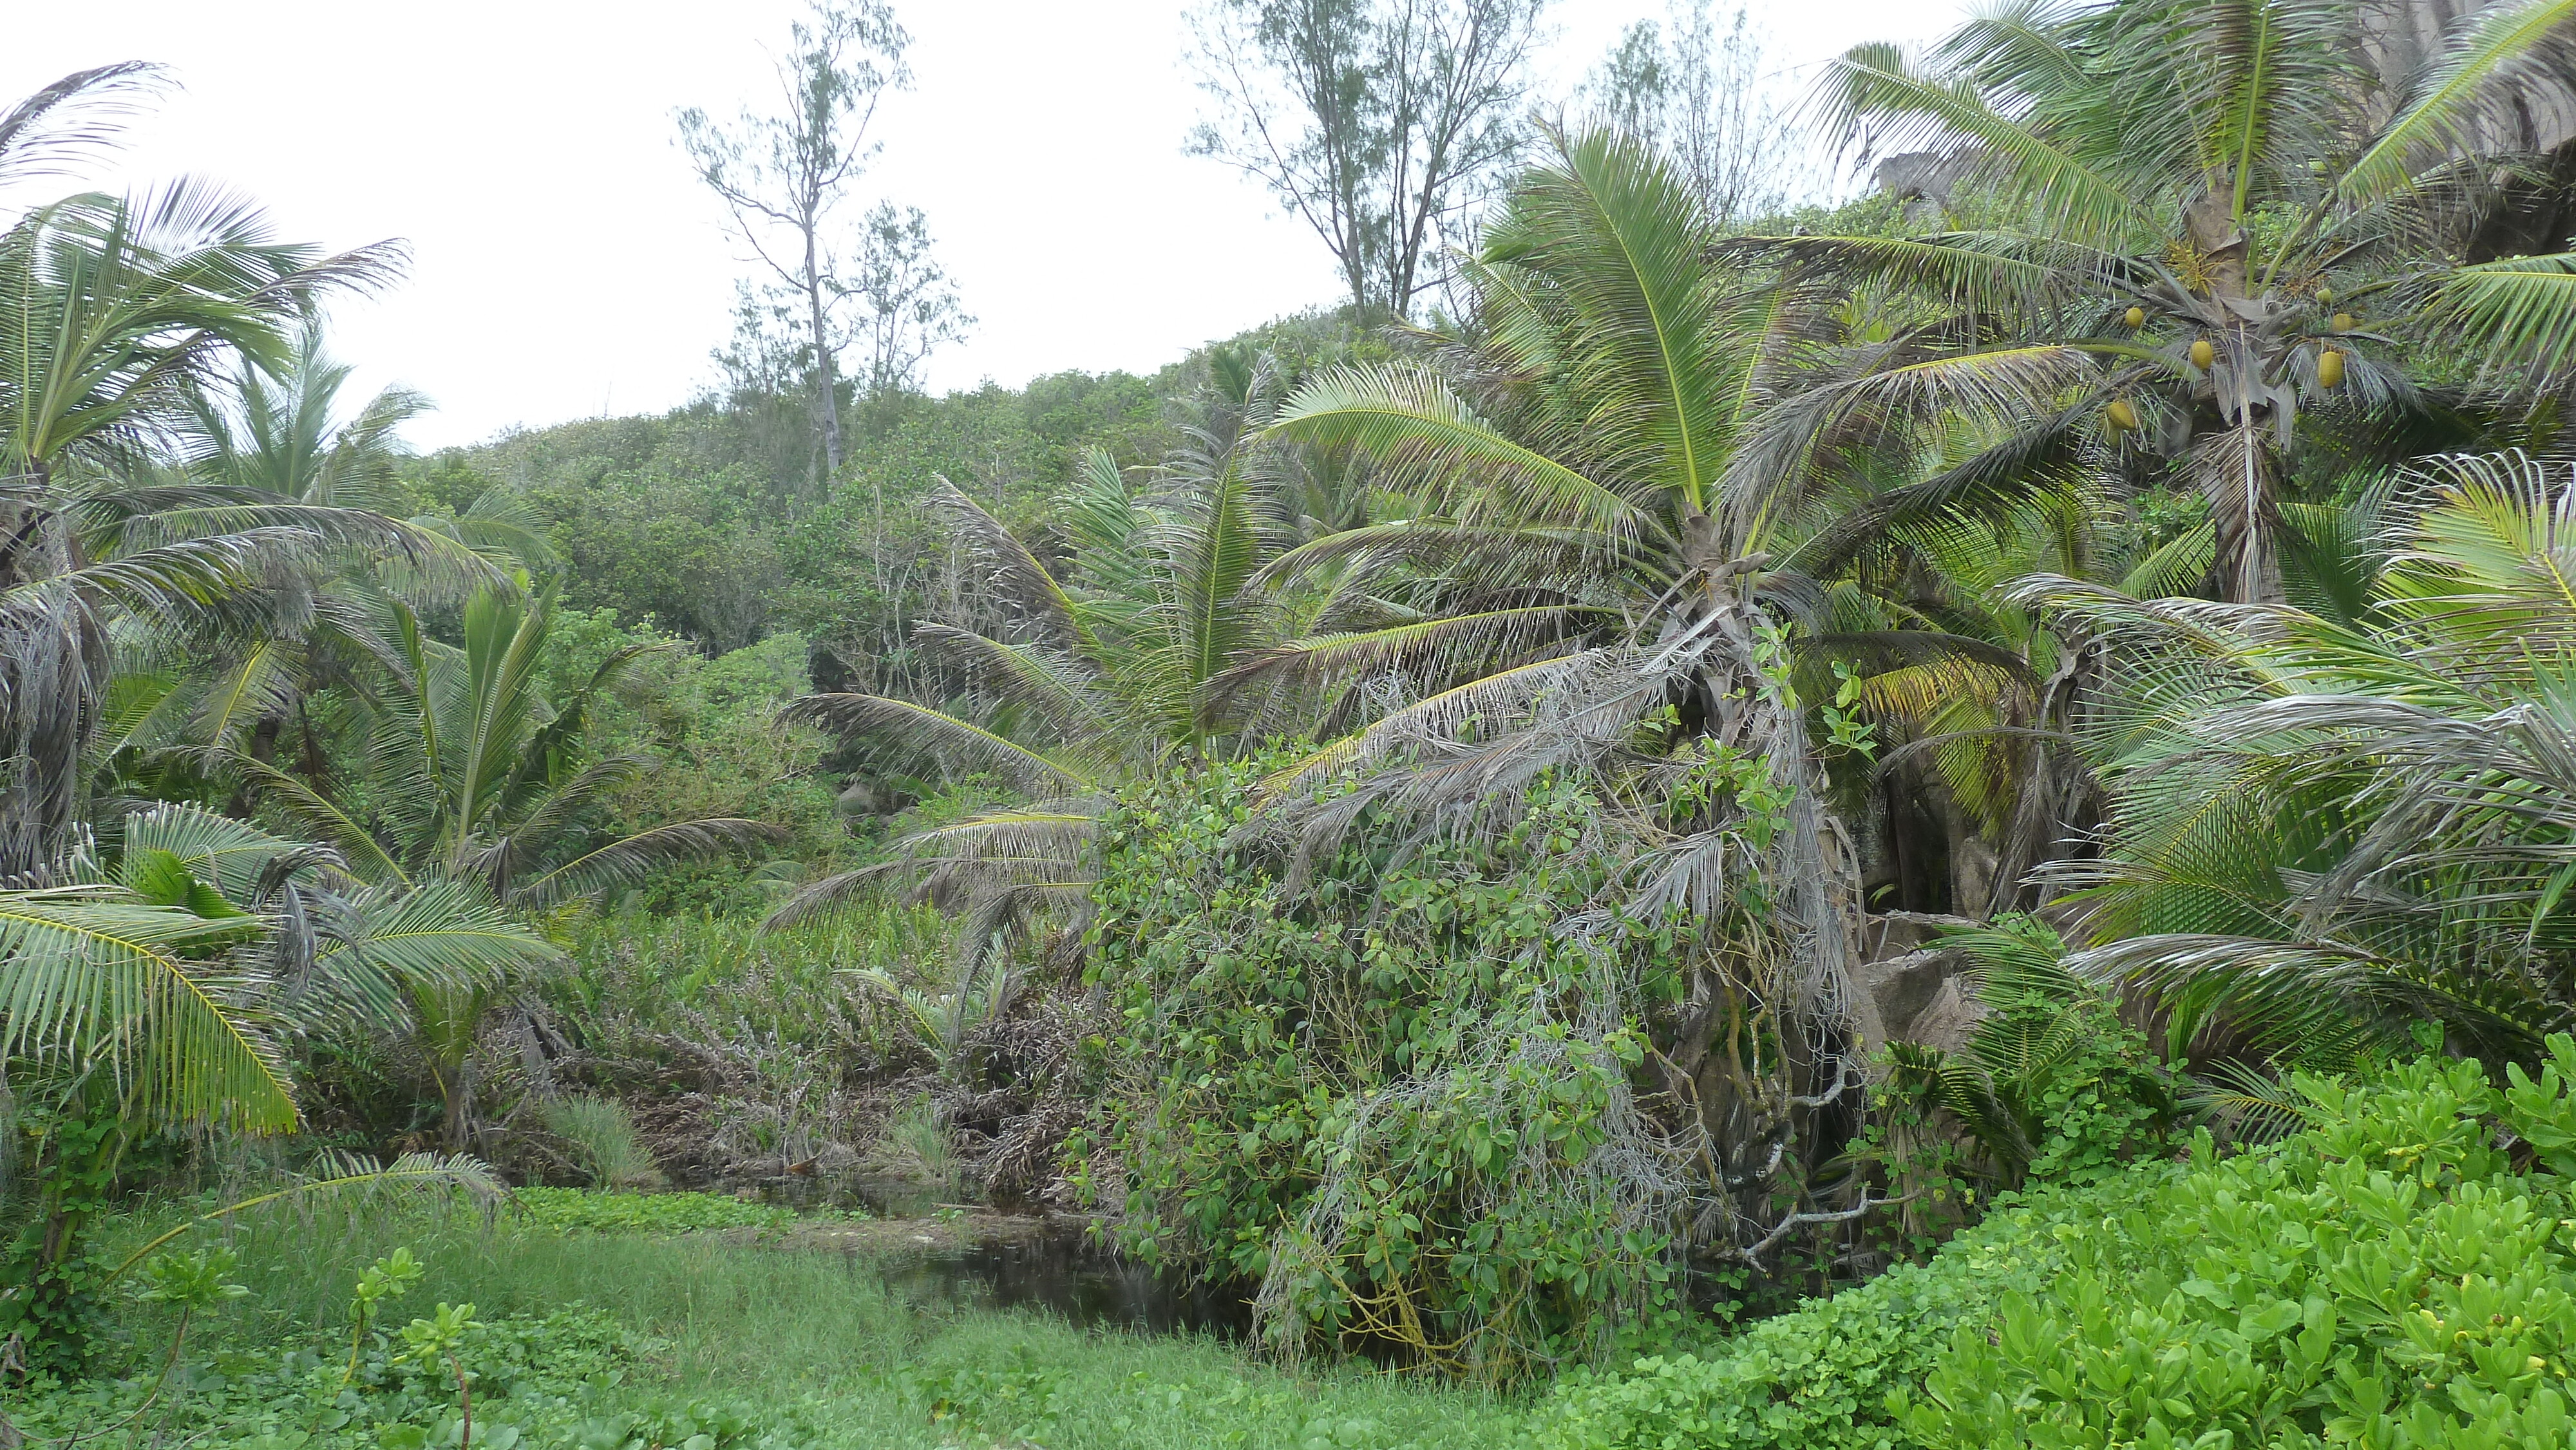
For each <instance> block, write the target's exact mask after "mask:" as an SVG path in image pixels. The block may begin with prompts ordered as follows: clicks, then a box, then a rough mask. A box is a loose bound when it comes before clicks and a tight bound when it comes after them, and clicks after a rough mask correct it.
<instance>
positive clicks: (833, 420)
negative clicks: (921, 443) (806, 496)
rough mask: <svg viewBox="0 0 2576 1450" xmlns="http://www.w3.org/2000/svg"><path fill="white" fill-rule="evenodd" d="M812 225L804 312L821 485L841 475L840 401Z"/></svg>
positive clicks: (808, 225) (808, 233)
mask: <svg viewBox="0 0 2576 1450" xmlns="http://www.w3.org/2000/svg"><path fill="white" fill-rule="evenodd" d="M814 252H815V243H814V222H813V221H812V219H811V218H810V217H809V218H808V219H807V221H806V223H805V313H806V320H807V322H808V324H809V325H811V326H812V328H813V330H814V408H815V412H816V414H817V415H818V416H819V417H820V419H821V420H822V424H823V468H824V482H825V486H826V487H827V488H828V487H829V486H830V482H831V480H832V479H836V478H838V477H840V476H841V399H840V388H839V384H838V382H837V380H836V379H835V378H834V377H833V374H832V335H831V331H830V328H829V326H828V325H827V324H826V323H825V321H824V318H823V273H822V269H821V265H820V263H819V262H818V260H817V259H816V257H815V255H814Z"/></svg>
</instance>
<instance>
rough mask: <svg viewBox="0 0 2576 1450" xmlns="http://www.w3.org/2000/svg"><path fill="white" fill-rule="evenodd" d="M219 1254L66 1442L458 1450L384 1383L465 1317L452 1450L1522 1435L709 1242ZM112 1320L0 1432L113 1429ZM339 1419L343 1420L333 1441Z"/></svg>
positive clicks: (873, 1448)
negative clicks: (183, 1335) (370, 1303)
mask: <svg viewBox="0 0 2576 1450" xmlns="http://www.w3.org/2000/svg"><path fill="white" fill-rule="evenodd" d="M233 1244H234V1246H235V1248H236V1249H237V1250H238V1252H239V1254H240V1256H241V1257H240V1262H239V1264H238V1266H237V1267H235V1268H234V1269H233V1270H232V1272H231V1277H232V1279H234V1280H236V1281H238V1282H240V1283H242V1284H244V1285H247V1286H249V1288H250V1289H251V1292H250V1293H249V1294H248V1295H245V1296H243V1297H242V1298H239V1299H236V1300H231V1301H227V1302H225V1303H223V1304H221V1305H220V1306H219V1307H216V1308H213V1309H211V1310H209V1311H208V1313H207V1316H206V1319H205V1322H204V1323H202V1324H201V1325H200V1326H199V1327H198V1328H196V1329H195V1330H193V1331H192V1332H191V1336H190V1340H189V1344H190V1348H188V1350H187V1352H186V1354H185V1356H184V1357H183V1359H182V1364H183V1366H184V1368H183V1369H182V1371H181V1372H180V1373H178V1374H176V1375H173V1376H172V1378H171V1385H170V1387H169V1388H168V1389H167V1390H165V1391H164V1397H163V1401H162V1403H159V1404H156V1405H155V1406H154V1407H153V1409H152V1410H151V1412H149V1413H147V1414H146V1415H145V1416H144V1417H143V1418H142V1419H141V1420H139V1421H138V1422H137V1423H136V1425H135V1426H134V1427H132V1429H133V1431H134V1433H133V1434H131V1435H127V1434H125V1433H124V1432H122V1431H120V1432H119V1433H118V1434H117V1435H113V1436H109V1437H106V1438H104V1439H97V1438H91V1439H87V1440H85V1442H84V1443H87V1444H90V1445H92V1446H94V1447H95V1450H129V1447H131V1450H141V1447H143V1446H145V1445H148V1444H151V1443H154V1436H155V1434H158V1435H159V1437H160V1438H159V1441H158V1443H159V1444H161V1445H163V1446H175V1445H179V1444H182V1443H191V1444H193V1445H194V1446H197V1447H203V1450H342V1447H351V1450H354V1447H356V1446H359V1445H368V1446H375V1445H388V1446H395V1447H397V1450H399V1447H402V1446H406V1445H414V1446H427V1445H437V1444H453V1443H454V1433H455V1425H456V1423H457V1420H458V1418H459V1416H458V1414H457V1405H456V1398H455V1396H454V1394H453V1388H454V1387H453V1385H452V1384H451V1385H448V1386H447V1387H446V1388H445V1390H442V1389H441V1388H440V1387H439V1386H438V1385H437V1384H435V1383H433V1379H432V1377H430V1376H427V1375H425V1374H419V1373H415V1372H414V1371H413V1369H412V1368H411V1367H409V1366H401V1365H395V1364H393V1363H392V1361H393V1359H394V1357H395V1355H396V1354H398V1353H399V1351H400V1345H401V1342H402V1341H401V1330H400V1321H402V1320H404V1319H406V1318H408V1317H411V1316H415V1315H418V1316H428V1315H431V1314H433V1313H434V1312H435V1309H434V1306H436V1305H439V1304H448V1305H457V1306H462V1305H465V1304H469V1303H470V1304H472V1305H474V1306H475V1310H474V1317H475V1318H476V1319H478V1320H479V1321H480V1322H481V1324H482V1325H483V1326H484V1327H483V1328H482V1329H480V1330H477V1331H475V1332H473V1333H472V1334H469V1335H468V1336H467V1345H466V1350H465V1353H464V1356H463V1358H464V1367H465V1368H466V1370H467V1372H468V1373H469V1374H470V1375H471V1376H473V1379H472V1380H471V1385H472V1388H473V1390H474V1394H475V1397H476V1399H475V1403H476V1415H475V1422H474V1424H475V1429H474V1440H473V1443H474V1444H475V1445H489V1446H495V1447H498V1450H524V1447H546V1450H553V1447H558V1446H560V1447H566V1450H654V1447H661V1450H683V1447H688V1450H762V1447H767V1450H787V1447H812V1450H843V1447H847V1450H860V1447H866V1450H877V1447H888V1450H931V1447H939V1446H957V1445H961V1444H962V1445H978V1446H987V1445H994V1444H1017V1443H1019V1442H1020V1441H1022V1440H1026V1441H1029V1442H1033V1443H1036V1444H1040V1445H1044V1446H1046V1447H1047V1450H1113V1447H1117V1450H1127V1447H1135V1450H1197V1447H1202V1446H1227V1447H1241V1450H1448V1447H1458V1450H1465V1447H1470V1446H1486V1445H1492V1444H1497V1443H1504V1442H1506V1441H1507V1440H1508V1438H1509V1436H1510V1434H1511V1433H1512V1429H1513V1426H1514V1425H1515V1424H1516V1423H1517V1415H1516V1413H1515V1411H1514V1409H1513V1407H1512V1406H1510V1405H1509V1404H1507V1403H1504V1402H1502V1401H1498V1400H1495V1399H1492V1398H1489V1397H1487V1396H1485V1395H1483V1394H1481V1393H1479V1392H1475V1391H1466V1390H1457V1389H1442V1388H1438V1387H1435V1386H1430V1385H1425V1384H1417V1383H1412V1382H1406V1381H1394V1380H1389V1379H1387V1378H1384V1377H1382V1376H1372V1375H1369V1374H1366V1373H1363V1372H1357V1371H1350V1372H1342V1371H1335V1372H1330V1373H1322V1374H1308V1375H1302V1376H1300V1375H1291V1374H1288V1373H1285V1372H1282V1371H1279V1370H1277V1369H1274V1368H1271V1367H1268V1366H1264V1365H1259V1364H1255V1363H1250V1362H1247V1361H1246V1360H1245V1359H1244V1358H1243V1357H1242V1355H1241V1354H1240V1353H1239V1352H1238V1351H1236V1350H1234V1349H1231V1348H1229V1347H1227V1346H1224V1345H1221V1344H1218V1343H1216V1342H1214V1341H1212V1340H1208V1339H1204V1338H1195V1337H1185V1336H1171V1335H1165V1336H1155V1337H1151V1338H1148V1337H1144V1336H1139V1335H1131V1334H1126V1333H1119V1332H1093V1331H1085V1330H1081V1329H1076V1328H1073V1327H1071V1326H1068V1325H1066V1324H1063V1323H1062V1322H1060V1321H1054V1320H1049V1319H1046V1318H1042V1317H1039V1316H1034V1315H1027V1314H1017V1313H1000V1312H993V1311H987V1310H978V1309H973V1308H964V1307H959V1306H957V1305H954V1304H945V1303H933V1304H921V1303H913V1302H908V1301H906V1300H904V1299H901V1298H898V1297H896V1296H894V1295H892V1294H891V1293H889V1291H888V1290H887V1289H886V1287H885V1284H884V1281H883V1280H882V1279H881V1278H880V1277H879V1275H878V1274H877V1272H876V1267H875V1265H874V1263H873V1262H871V1261H870V1260H868V1259H866V1258H864V1257H861V1256H857V1255H853V1254H848V1253H832V1252H818V1251H794V1250H785V1249H780V1248H776V1247H763V1246H755V1245H749V1244H744V1243H741V1242H739V1241H736V1240H732V1239H729V1238H723V1237H717V1236H712V1235H703V1234H686V1235H677V1236H663V1237H642V1236H636V1235H624V1234H614V1233H611V1234H598V1235H567V1234H564V1233H559V1232H555V1231H551V1230H545V1231H530V1230H527V1229H524V1228H513V1227H511V1226H510V1220H508V1219H506V1218H505V1219H504V1220H502V1222H501V1226H500V1227H498V1228H497V1229H494V1230H489V1231H487V1230H485V1229H483V1228H481V1227H479V1226H478V1225H476V1224H473V1223H469V1222H463V1221H455V1220H450V1219H447V1218H445V1217H443V1216H442V1217H437V1218H425V1217H413V1218H373V1219H356V1220H344V1219H339V1218H324V1219H319V1220H311V1221H307V1220H301V1219H298V1218H296V1217H294V1216H292V1215H286V1214H279V1215H274V1216H270V1217H268V1218H265V1219H260V1220H257V1221H254V1222H248V1223H244V1224H242V1225H241V1226H240V1227H239V1229H238V1230H237V1232H236V1233H235V1234H234V1235H233ZM397 1247H408V1248H409V1249H410V1250H411V1251H412V1253H413V1254H414V1255H415V1256H416V1257H417V1259H418V1261H419V1263H420V1265H421V1266H422V1270H421V1274H420V1276H419V1278H418V1279H417V1280H416V1281H415V1282H413V1283H411V1285H410V1286H409V1289H408V1292H407V1294H406V1295H405V1296H404V1297H403V1299H402V1300H401V1302H400V1304H399V1306H397V1307H395V1308H393V1309H391V1310H388V1311H383V1312H381V1313H380V1314H379V1316H378V1321H377V1327H376V1328H375V1329H374V1330H372V1331H370V1333H369V1348H368V1349H367V1351H366V1353H365V1355H364V1356H362V1363H361V1367H360V1373H359V1375H358V1376H357V1377H356V1382H355V1383H354V1384H353V1387H352V1388H351V1389H350V1390H349V1391H348V1393H351V1394H354V1395H355V1396H356V1397H357V1398H358V1399H359V1401H360V1403H359V1405H358V1406H356V1407H355V1408H352V1407H351V1406H349V1405H347V1404H344V1403H342V1394H343V1390H342V1388H341V1387H340V1385H339V1383H338V1381H339V1379H340V1377H341V1375H342V1374H343V1372H344V1370H345V1367H346V1356H347V1354H348V1351H349V1345H350V1335H351V1332H352V1328H353V1326H352V1323H351V1320H350V1301H351V1294H352V1289H353V1286H354V1285H355V1283H356V1282H357V1280H358V1277H359V1275H360V1274H361V1273H362V1272H363V1271H364V1270H365V1269H366V1268H367V1267H368V1265H370V1264H371V1263H373V1262H375V1261H376V1260H378V1259H380V1258H382V1257H383V1256H385V1255H387V1254H390V1253H391V1252H392V1251H393V1250H394V1249H395V1248H397ZM121 1312H122V1314H123V1316H124V1317H123V1320H122V1322H121V1328H122V1330H123V1333H124V1339H123V1350H122V1353H123V1360H122V1363H121V1367H120V1369H119V1371H118V1372H115V1373H110V1374H107V1375H104V1376H102V1377H100V1378H98V1379H94V1380H91V1381H87V1382H85V1383H82V1384H78V1385H63V1384H59V1383H56V1382H53V1381H48V1380H41V1379H40V1380H37V1381H34V1382H31V1383H30V1384H29V1385H27V1386H24V1387H22V1388H21V1389H20V1390H18V1391H16V1392H14V1393H13V1392H11V1391H9V1390H7V1389H6V1388H0V1408H5V1409H6V1411H7V1413H8V1414H9V1415H10V1416H11V1417H12V1418H13V1419H14V1420H15V1421H16V1422H17V1424H18V1425H19V1427H20V1428H21V1429H22V1430H25V1431H27V1432H29V1433H30V1434H34V1435H46V1436H56V1435H59V1434H61V1433H62V1432H63V1430H64V1429H66V1428H68V1427H83V1428H84V1429H85V1430H90V1431H94V1430H95V1427H97V1426H99V1425H101V1424H104V1423H107V1422H108V1421H110V1420H112V1419H113V1417H114V1416H115V1415H118V1414H124V1413H130V1412H131V1409H132V1408H133V1407H134V1406H135V1405H138V1404H140V1403H141V1402H142V1401H143V1400H144V1398H145V1397H146V1396H147V1395H149V1394H150V1393H151V1389H152V1385H153V1383H154V1382H155V1379H156V1376H157V1371H158V1369H159V1366H160V1364H161V1363H162V1359H163V1356H164V1355H165V1354H166V1352H167V1350H168V1348H169V1343H168V1340H169V1334H170V1329H171V1325H170V1323H169V1322H168V1316H166V1315H161V1314H156V1313H152V1312H148V1311H147V1310H145V1309H144V1308H143V1307H142V1306H136V1305H131V1304H129V1305H127V1306H125V1308H124V1309H123V1310H122V1311H121ZM370 1375H374V1376H376V1377H377V1378H375V1379H370V1378H369V1376H370ZM487 1397H488V1398H487ZM317 1409H319V1410H320V1411H321V1413H320V1415H319V1419H320V1420H321V1421H323V1422H325V1423H320V1424H317V1423H316V1414H315V1412H316V1410H317ZM340 1413H345V1414H347V1415H348V1416H349V1418H348V1419H347V1420H346V1421H343V1422H338V1423H329V1422H330V1421H331V1419H332V1416H333V1415H334V1414H340ZM504 1426H506V1427H509V1428H508V1429H506V1430H505V1429H503V1428H502V1427H504ZM414 1431H417V1432H418V1433H419V1435H420V1436H421V1438H420V1439H418V1440H414V1439H413V1438H412V1434H413V1432H414ZM701 1435H703V1436H706V1437H708V1438H706V1439H704V1440H699V1439H697V1438H696V1437H698V1436H701ZM441 1437H445V1438H443V1439H442V1438H441ZM505 1442H506V1443H505Z"/></svg>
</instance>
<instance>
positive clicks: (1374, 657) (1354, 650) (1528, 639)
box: [1201, 604, 1618, 714]
mask: <svg viewBox="0 0 2576 1450" xmlns="http://www.w3.org/2000/svg"><path fill="white" fill-rule="evenodd" d="M1617 618H1618V615H1617V613H1616V612H1615V611H1612V610H1607V609H1599V608H1594V607H1591V606H1588V605H1562V604H1551V605H1534V606H1530V607H1526V608H1519V609H1495V610H1487V611H1484V612H1482V613H1477V614H1449V615H1441V616H1439V617H1436V618H1432V619H1424V620H1416V621H1413V622H1410V623H1406V624H1399V625H1393V626H1390V627H1388V628H1385V629H1374V630H1367V631H1362V632H1358V633H1351V634H1328V635H1314V636H1309V637H1307V638H1303V639H1297V640H1292V641H1289V642H1288V643H1285V644H1281V645H1278V646H1275V647H1273V648H1271V649H1269V650H1266V651H1264V652H1262V653H1261V654H1259V655H1256V656H1254V657H1253V658H1251V659H1248V660H1245V661H1244V662H1243V663H1241V664H1239V665H1236V666H1235V667H1234V668H1233V669H1230V670H1227V671H1226V672H1225V673H1223V674H1221V675H1218V676H1216V677H1215V678H1213V679H1211V680H1209V681H1208V683H1207V685H1206V687H1205V689H1204V690H1203V691H1202V694H1201V698H1202V700H1203V701H1204V708H1205V709H1206V710H1207V711H1208V712H1210V713H1211V714H1218V713H1222V712H1224V711H1225V710H1227V709H1228V708H1230V707H1231V706H1233V705H1234V704H1236V703H1237V702H1239V701H1240V700H1241V699H1243V698H1244V697H1245V696H1246V695H1248V694H1250V693H1253V692H1255V691H1257V690H1260V689H1263V688H1270V689H1281V688H1285V689H1292V690H1310V691H1311V690H1319V689H1323V688H1326V687H1328V686H1330V685H1332V684H1334V683H1336V682H1348V681H1353V680H1360V679H1368V678H1375V677H1381V676H1385V675H1389V674H1401V675H1403V676H1405V677H1407V678H1414V679H1423V680H1429V681H1442V680H1453V679H1455V678H1457V676H1458V675H1459V674H1460V673H1461V672H1462V671H1466V670H1470V669H1482V668H1488V667H1490V666H1491V665H1493V664H1494V663H1496V662H1497V661H1504V662H1512V663H1518V662H1519V661H1518V659H1517V658H1516V657H1520V656H1526V655H1527V654H1529V653H1530V652H1531V651H1532V650H1537V649H1549V648H1552V647H1557V646H1559V645H1560V644H1561V642H1562V641H1565V640H1567V639H1569V638H1573V637H1577V636H1580V635H1581V634H1583V633H1584V632H1585V631H1588V630H1590V629H1593V628H1596V627H1598V626H1599V625H1601V624H1602V623H1605V622H1611V621H1615V620H1617Z"/></svg>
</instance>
